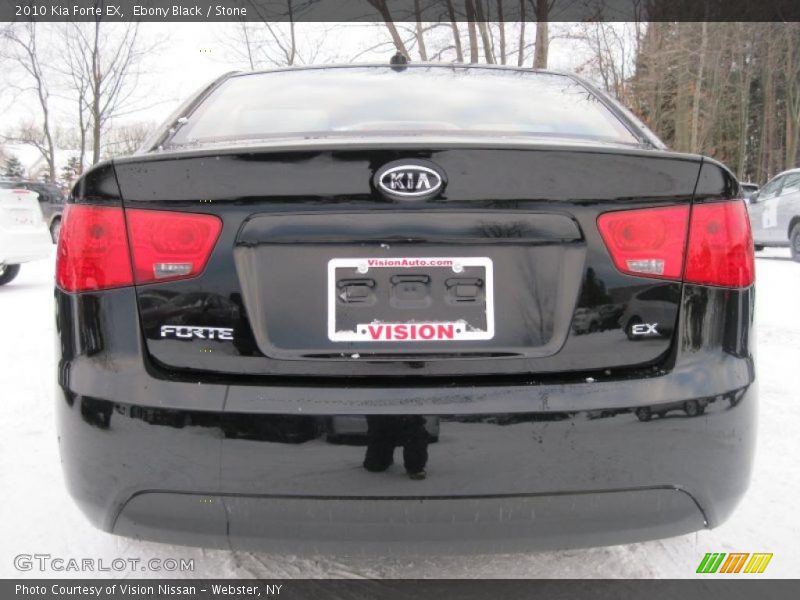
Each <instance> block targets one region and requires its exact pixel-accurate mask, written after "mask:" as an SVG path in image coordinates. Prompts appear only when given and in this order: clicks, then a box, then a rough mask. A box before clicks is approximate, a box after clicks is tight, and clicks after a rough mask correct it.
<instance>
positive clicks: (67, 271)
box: [56, 204, 133, 292]
mask: <svg viewBox="0 0 800 600" xmlns="http://www.w3.org/2000/svg"><path fill="white" fill-rule="evenodd" d="M56 282H57V283H58V286H59V287H60V288H62V289H63V290H66V291H67V292H83V291H89V290H102V289H108V288H114V287H121V286H126V285H131V284H132V283H133V274H132V272H131V261H130V255H129V253H128V243H127V238H126V236H125V217H124V216H123V213H122V209H121V208H109V207H102V206H87V205H83V204H68V205H67V206H66V207H64V214H63V216H62V224H61V234H60V235H59V237H58V250H57V253H56Z"/></svg>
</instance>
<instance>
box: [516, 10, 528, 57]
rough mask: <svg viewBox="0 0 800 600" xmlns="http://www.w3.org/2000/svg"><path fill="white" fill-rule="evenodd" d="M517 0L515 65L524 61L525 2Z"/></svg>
mask: <svg viewBox="0 0 800 600" xmlns="http://www.w3.org/2000/svg"><path fill="white" fill-rule="evenodd" d="M526 1H527V0H519V21H520V23H519V49H518V50H517V66H518V67H521V66H522V65H523V64H524V63H525V2H526Z"/></svg>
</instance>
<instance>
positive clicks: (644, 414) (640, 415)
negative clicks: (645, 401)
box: [636, 406, 653, 423]
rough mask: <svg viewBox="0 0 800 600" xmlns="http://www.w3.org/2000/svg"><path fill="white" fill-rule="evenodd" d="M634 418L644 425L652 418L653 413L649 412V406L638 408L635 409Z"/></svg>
mask: <svg viewBox="0 0 800 600" xmlns="http://www.w3.org/2000/svg"><path fill="white" fill-rule="evenodd" d="M636 418H637V419H639V420H640V421H641V422H642V423H645V422H647V421H649V420H650V419H652V418H653V411H651V410H650V407H649V406H640V407H639V408H637V409H636Z"/></svg>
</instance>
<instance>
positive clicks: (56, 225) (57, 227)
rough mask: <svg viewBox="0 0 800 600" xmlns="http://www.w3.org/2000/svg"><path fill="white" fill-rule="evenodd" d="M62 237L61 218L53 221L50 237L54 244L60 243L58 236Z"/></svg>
mask: <svg viewBox="0 0 800 600" xmlns="http://www.w3.org/2000/svg"><path fill="white" fill-rule="evenodd" d="M59 235H61V218H58V219H53V222H52V223H50V237H51V238H52V240H53V243H54V244H57V243H58V236H59Z"/></svg>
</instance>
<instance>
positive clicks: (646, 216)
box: [597, 206, 689, 279]
mask: <svg viewBox="0 0 800 600" xmlns="http://www.w3.org/2000/svg"><path fill="white" fill-rule="evenodd" d="M688 221H689V207H688V206H667V207H663V208H642V209H634V210H620V211H615V212H608V213H604V214H602V215H600V216H599V217H598V219H597V227H598V229H599V230H600V235H601V236H602V237H603V241H604V242H605V244H606V246H607V247H608V251H609V253H610V254H611V258H612V259H613V260H614V264H615V265H616V267H617V269H619V270H620V271H622V272H623V273H628V274H630V275H639V276H644V277H659V278H662V279H680V277H681V273H682V272H683V252H684V249H685V247H686V230H687V224H688Z"/></svg>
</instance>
